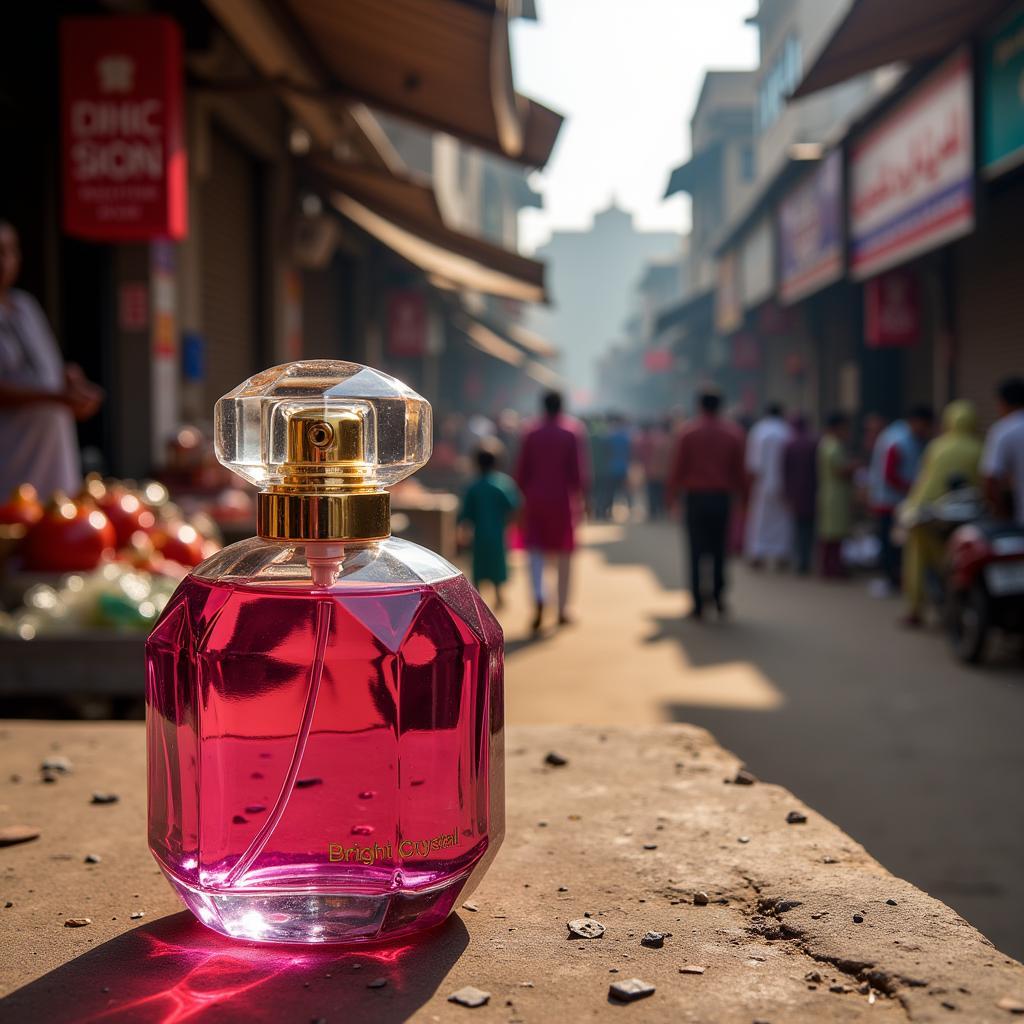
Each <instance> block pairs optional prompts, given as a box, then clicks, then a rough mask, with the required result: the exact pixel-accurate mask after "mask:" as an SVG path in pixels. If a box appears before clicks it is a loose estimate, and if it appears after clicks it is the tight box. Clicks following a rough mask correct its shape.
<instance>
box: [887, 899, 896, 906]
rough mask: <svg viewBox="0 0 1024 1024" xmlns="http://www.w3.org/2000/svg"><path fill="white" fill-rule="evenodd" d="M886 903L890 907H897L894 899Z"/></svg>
mask: <svg viewBox="0 0 1024 1024" xmlns="http://www.w3.org/2000/svg"><path fill="white" fill-rule="evenodd" d="M885 902H886V903H887V904H888V905H889V906H890V907H895V906H896V901H895V900H893V899H888V900H886V901H885Z"/></svg>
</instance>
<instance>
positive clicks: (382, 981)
mask: <svg viewBox="0 0 1024 1024" xmlns="http://www.w3.org/2000/svg"><path fill="white" fill-rule="evenodd" d="M387 983H388V979H387V978H374V979H373V981H368V982H367V983H366V987H367V988H383V987H384V986H385V985H386V984H387Z"/></svg>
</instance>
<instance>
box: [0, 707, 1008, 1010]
mask: <svg viewBox="0 0 1024 1024" xmlns="http://www.w3.org/2000/svg"><path fill="white" fill-rule="evenodd" d="M143 747H144V739H143V731H142V728H141V726H140V725H138V724H103V725H94V724H77V723H76V724H61V723H7V724H5V725H4V726H3V727H2V733H0V751H2V757H0V764H2V765H3V777H2V778H0V826H2V825H6V824H15V823H17V824H24V825H30V826H35V827H37V828H39V829H40V830H41V831H42V835H41V837H40V838H39V839H38V840H35V841H34V842H31V843H26V844H23V845H20V846H11V847H7V848H4V849H0V880H2V881H0V889H2V891H0V901H10V902H11V903H13V906H11V907H6V908H3V907H2V906H0V963H2V967H0V984H2V989H0V991H2V992H4V993H11V994H10V995H8V996H7V998H6V999H5V1000H4V1001H3V1002H2V1003H0V1017H3V1018H4V1019H9V1020H32V1019H45V1020H47V1021H49V1022H58V1021H81V1020H93V1019H106V1018H108V1017H109V1019H111V1020H125V1021H129V1020H130V1021H149V1020H153V1021H157V1020H164V1019H168V1018H170V1017H173V1019H179V1020H186V1019H192V1015H193V1014H194V1015H196V1016H195V1019H210V1020H216V1021H218V1022H220V1021H247V1022H249V1021H289V1022H292V1021H299V1022H301V1021H306V1020H310V1021H312V1020H319V1019H323V1020H325V1021H328V1022H331V1024H334V1022H342V1021H344V1022H352V1021H364V1020H365V1021H373V1022H375V1024H376V1022H379V1021H384V1022H387V1021H400V1020H407V1019H414V1020H421V1021H444V1022H447V1021H461V1020H466V1019H472V1020H478V1021H482V1022H488V1021H502V1022H506V1021H507V1022H512V1021H524V1022H533V1021H551V1020H561V1019H563V1018H566V1017H570V1016H571V1017H574V1018H579V1019H586V1020H601V1019H605V1018H609V1019H613V1018H614V1019H619V1017H618V1015H620V1014H622V1015H628V1016H629V1017H630V1018H631V1019H634V1020H643V1021H706V1022H716V1024H717V1022H733V1021H735V1022H743V1024H751V1022H752V1021H755V1020H758V1021H771V1022H775V1024H781V1022H794V1021H798V1022H799V1021H808V1022H810V1021H824V1020H836V1021H847V1020H849V1021H860V1020H871V1021H897V1020H899V1021H903V1020H910V1021H933V1020H935V1021H938V1020H951V1019H953V1020H956V1019H960V1020H964V1021H970V1022H987V1021H997V1022H998V1021H1009V1020H1012V1019H1014V1015H1013V1014H1012V1013H1011V1009H1010V1007H1012V1006H1013V1004H1014V1002H1016V1003H1019V1004H1022V1006H1024V967H1022V966H1021V965H1020V964H1018V963H1016V962H1015V961H1013V960H1010V959H1008V958H1007V957H1005V956H1003V955H1002V954H1000V953H999V952H998V951H997V950H996V949H995V948H994V947H993V946H992V945H991V944H990V943H989V942H988V941H987V940H986V939H985V938H983V937H982V936H981V935H980V934H979V933H978V932H977V931H975V930H974V929H973V928H972V927H971V926H970V925H969V924H967V923H966V922H965V921H964V920H963V919H962V918H960V917H959V916H958V915H957V914H956V913H954V912H953V911H952V910H950V909H949V908H948V907H946V906H944V905H943V904H942V903H939V902H938V901H936V900H933V899H931V898H930V897H928V896H927V895H925V894H924V893H922V892H921V891H920V890H918V889H915V888H914V887H913V886H912V885H910V884H909V883H907V882H904V881H902V880H900V879H898V878H895V877H893V876H892V875H891V874H889V873H888V872H887V871H886V870H885V869H884V868H882V867H881V866H880V865H879V864H878V863H877V862H876V861H874V860H873V859H872V858H871V857H870V856H869V855H868V854H867V853H866V852H865V851H864V850H863V849H862V848H861V847H860V846H859V845H858V844H857V843H856V842H855V841H854V840H852V839H851V838H850V837H848V836H846V835H845V834H844V833H842V832H841V831H840V830H839V829H837V828H836V827H835V826H834V825H832V824H831V823H830V822H828V821H827V820H825V819H823V818H821V817H820V816H819V815H817V814H815V813H814V812H813V811H810V810H808V809H807V808H805V807H803V806H802V805H801V804H800V803H799V801H797V800H796V799H795V798H794V797H793V796H792V795H790V794H789V793H788V792H787V791H786V790H784V789H781V788H779V787H776V786H771V785H767V784H765V783H761V782H758V783H755V784H753V785H736V784H733V783H731V782H730V783H726V782H725V781H724V780H726V779H729V780H731V779H732V778H733V777H734V775H735V772H736V769H737V761H736V759H735V757H733V756H732V755H731V754H729V753H728V752H726V751H724V750H722V749H721V748H720V747H719V746H717V744H716V743H715V742H714V740H713V739H712V738H711V737H710V736H709V735H708V734H707V733H706V732H704V731H703V730H700V729H695V728H692V727H688V726H658V727H651V728H646V729H632V730H612V729H597V728H578V729H572V728H564V727H550V728H546V727H530V728H513V729H510V730H509V735H508V737H507V747H508V769H509V770H508V795H509V808H508V811H509V813H508V829H507V835H506V840H505V845H504V847H503V849H502V852H501V854H500V856H499V857H498V859H497V860H496V862H495V864H494V866H493V868H492V870H491V872H490V873H489V874H488V875H487V877H486V878H485V879H484V881H483V883H482V884H481V886H480V888H479V890H478V891H477V892H476V893H474V894H472V896H470V897H468V903H469V908H465V909H462V910H460V912H459V916H458V917H455V918H453V919H451V920H450V921H449V922H448V923H447V924H446V925H444V926H443V927H441V928H439V929H437V930H435V931H434V932H432V933H430V934H428V935H427V936H425V937H424V938H423V939H421V940H419V941H417V942H416V943H413V944H406V945H403V946H398V947H379V948H377V949H373V950H364V951H360V952H356V953H339V952H338V951H334V950H310V951H307V950H305V949H302V950H297V949H293V948H288V949H282V948H280V947H277V948H275V949H268V948H265V947H258V946H250V945H245V944H240V943H231V942H228V941H226V940H223V939H220V938H219V937H217V936H215V935H213V934H212V933H210V932H208V931H206V930H205V929H203V928H202V927H201V926H199V925H196V924H194V923H193V922H192V920H191V918H190V917H189V916H188V915H186V914H184V913H180V912H179V905H178V903H177V901H176V899H175V897H174V896H173V894H172V893H171V891H170V889H169V888H168V886H167V885H166V883H165V882H164V881H163V879H162V878H161V877H160V876H159V874H158V873H157V871H156V868H155V866H154V865H153V862H152V861H151V859H150V857H149V854H148V852H147V850H146V847H145V840H144V834H143V822H144V818H145V804H144V792H143V790H144V778H145V776H144V767H143V766H144V749H143ZM549 751H556V752H558V753H559V754H561V755H562V756H563V757H565V758H567V760H568V763H567V764H566V765H564V766H561V767H549V766H547V765H546V764H545V762H544V757H545V755H546V754H547V753H548V752H549ZM54 752H59V753H60V754H62V755H64V756H66V757H68V758H70V760H71V761H72V764H73V772H72V774H70V775H67V776H62V777H61V778H60V779H59V780H58V781H57V782H55V783H51V784H44V783H43V782H41V781H40V779H39V771H38V766H39V764H40V762H41V761H42V759H43V758H44V757H45V756H47V755H49V754H51V753H54ZM11 773H17V774H20V776H21V781H20V782H12V781H9V776H10V774H11ZM851 784H854V783H853V782H851ZM95 790H110V791H113V792H116V793H119V794H120V796H121V799H120V801H119V802H118V803H116V804H112V805H105V806H101V805H93V804H91V803H90V796H91V793H92V792H93V791H95ZM791 811H797V812H799V813H800V814H804V815H806V817H807V820H806V822H803V823H795V824H789V823H787V820H786V819H787V815H788V814H789V812H791ZM880 813H881V812H880ZM893 827H899V823H898V821H894V823H893ZM86 854H97V855H99V857H100V858H101V859H100V863H98V864H85V863H84V858H85V856H86ZM695 893H706V894H707V897H708V903H707V905H694V894H695ZM889 901H892V902H889ZM698 902H701V898H700V897H698ZM472 908H475V909H472ZM137 911H143V912H144V914H145V916H144V917H143V918H141V919H135V920H133V919H131V917H130V915H131V914H132V913H133V912H137ZM587 913H589V914H590V915H591V916H592V919H594V920H597V921H600V922H601V923H602V924H603V925H604V926H605V932H604V936H603V938H600V939H589V940H586V939H575V940H574V939H570V938H569V937H568V931H567V929H566V922H567V921H569V920H570V919H575V918H582V917H584V915H585V914H587ZM81 917H89V918H91V921H92V923H91V924H89V925H87V926H84V927H79V928H66V927H64V921H65V920H66V919H67V918H81ZM858 918H859V919H861V920H858ZM648 931H659V932H671V933H672V934H671V936H669V937H668V938H666V939H665V940H664V945H663V947H662V948H660V949H651V948H647V947H645V946H643V945H641V942H640V940H641V938H642V937H643V935H644V934H645V933H646V932H648ZM691 966H692V967H698V968H699V967H702V968H704V973H702V974H700V973H681V972H680V968H682V967H691ZM613 971H614V972H616V973H612V972H613ZM634 977H637V978H641V979H643V980H644V981H646V982H649V983H650V984H652V985H654V986H656V992H655V993H654V994H653V995H651V996H649V997H647V998H645V999H643V1000H641V1001H638V1002H636V1003H633V1004H629V1005H626V1006H622V1005H619V1004H617V1003H615V1002H613V1001H610V1000H609V998H608V991H609V985H610V984H611V983H612V982H615V981H617V980H619V981H625V980H628V979H630V978H634ZM378 979H384V980H385V981H386V984H385V985H383V986H379V987H372V988H371V987H368V984H369V982H371V981H375V980H378ZM464 986H474V987H475V988H477V989H482V990H484V991H486V992H489V993H490V1000H489V1002H488V1003H487V1005H485V1006H482V1007H480V1008H478V1009H468V1008H465V1007H463V1006H459V1005H453V1004H451V1003H449V1002H448V1001H447V998H448V996H449V995H450V994H451V993H453V992H455V991H456V990H458V989H461V988H463V987H464ZM467 1014H470V1015H472V1016H471V1017H470V1018H467V1017H466V1015H467Z"/></svg>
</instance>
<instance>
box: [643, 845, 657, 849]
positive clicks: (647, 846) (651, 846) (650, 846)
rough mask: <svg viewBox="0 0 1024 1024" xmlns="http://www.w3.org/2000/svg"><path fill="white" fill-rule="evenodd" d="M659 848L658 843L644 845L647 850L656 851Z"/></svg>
mask: <svg viewBox="0 0 1024 1024" xmlns="http://www.w3.org/2000/svg"><path fill="white" fill-rule="evenodd" d="M657 848H658V844H657V843H644V849H645V850H656V849H657Z"/></svg>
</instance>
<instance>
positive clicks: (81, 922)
mask: <svg viewBox="0 0 1024 1024" xmlns="http://www.w3.org/2000/svg"><path fill="white" fill-rule="evenodd" d="M87 924H92V918H91V917H69V918H68V919H67V920H66V921H65V922H64V927H65V928H84V927H85V926H86V925H87Z"/></svg>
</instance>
